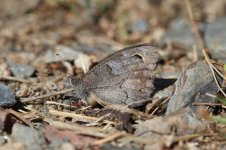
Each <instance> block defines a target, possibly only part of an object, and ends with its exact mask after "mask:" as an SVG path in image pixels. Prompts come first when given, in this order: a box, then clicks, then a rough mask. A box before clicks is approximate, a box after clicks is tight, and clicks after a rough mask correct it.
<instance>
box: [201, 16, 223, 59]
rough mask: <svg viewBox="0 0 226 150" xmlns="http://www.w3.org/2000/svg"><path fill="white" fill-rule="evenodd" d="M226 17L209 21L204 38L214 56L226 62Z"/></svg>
mask: <svg viewBox="0 0 226 150" xmlns="http://www.w3.org/2000/svg"><path fill="white" fill-rule="evenodd" d="M225 24H226V17H224V18H219V19H217V20H215V21H214V22H210V23H207V25H206V28H205V34H204V40H205V43H206V46H207V47H208V48H209V49H210V53H211V56H212V58H214V59H219V60H221V61H223V62H224V63H226V49H225V47H226V26H225Z"/></svg>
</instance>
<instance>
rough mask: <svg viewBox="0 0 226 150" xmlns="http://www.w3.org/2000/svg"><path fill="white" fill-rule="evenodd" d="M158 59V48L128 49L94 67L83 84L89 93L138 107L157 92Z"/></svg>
mask: <svg viewBox="0 0 226 150" xmlns="http://www.w3.org/2000/svg"><path fill="white" fill-rule="evenodd" d="M157 60H158V53H157V49H156V48H155V47H152V46H150V45H138V46H134V47H129V48H125V49H122V50H120V51H117V52H116V53H114V54H112V55H111V56H109V57H107V58H106V59H104V60H103V61H101V62H100V63H99V64H98V65H96V66H95V67H93V68H92V69H91V70H90V71H89V72H88V73H87V74H86V75H85V77H84V79H83V82H84V84H85V85H86V86H85V87H87V89H86V90H87V91H89V92H92V93H94V94H95V95H96V96H97V97H98V98H100V99H101V100H103V101H106V102H107V103H115V104H126V105H130V104H135V105H134V106H138V105H141V104H142V103H143V102H145V101H147V100H148V99H149V97H150V94H151V93H152V92H153V89H154V86H153V79H152V75H153V70H154V69H155V66H156V62H157ZM90 79H92V80H90Z"/></svg>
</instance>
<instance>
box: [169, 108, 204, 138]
mask: <svg viewBox="0 0 226 150" xmlns="http://www.w3.org/2000/svg"><path fill="white" fill-rule="evenodd" d="M166 118H167V120H168V121H169V122H171V123H172V124H174V125H175V127H176V135H179V136H180V135H187V134H193V133H199V132H201V131H203V130H205V122H202V121H201V120H199V119H198V117H197V115H196V114H195V113H194V111H193V110H192V109H190V108H185V109H181V110H179V111H177V112H175V113H173V114H171V115H169V116H166Z"/></svg>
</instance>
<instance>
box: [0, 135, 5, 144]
mask: <svg viewBox="0 0 226 150" xmlns="http://www.w3.org/2000/svg"><path fill="white" fill-rule="evenodd" d="M5 142H6V140H5V138H4V136H0V146H1V145H2V144H4V143H5Z"/></svg>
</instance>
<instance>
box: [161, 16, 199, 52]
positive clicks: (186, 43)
mask: <svg viewBox="0 0 226 150" xmlns="http://www.w3.org/2000/svg"><path fill="white" fill-rule="evenodd" d="M199 26H200V28H202V27H201V25H199ZM169 42H170V43H173V44H175V45H177V46H179V47H181V48H183V49H188V50H192V47H193V45H196V47H199V46H198V43H197V40H196V38H195V36H194V34H193V33H192V30H191V26H190V25H189V23H188V22H187V21H185V20H183V19H177V20H174V21H173V22H172V23H171V24H170V26H169V30H168V32H166V34H165V35H164V36H163V38H162V39H161V40H160V42H159V44H160V46H163V45H165V44H167V43H169Z"/></svg>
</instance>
